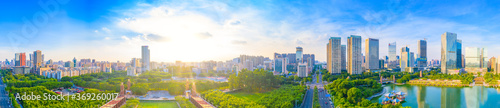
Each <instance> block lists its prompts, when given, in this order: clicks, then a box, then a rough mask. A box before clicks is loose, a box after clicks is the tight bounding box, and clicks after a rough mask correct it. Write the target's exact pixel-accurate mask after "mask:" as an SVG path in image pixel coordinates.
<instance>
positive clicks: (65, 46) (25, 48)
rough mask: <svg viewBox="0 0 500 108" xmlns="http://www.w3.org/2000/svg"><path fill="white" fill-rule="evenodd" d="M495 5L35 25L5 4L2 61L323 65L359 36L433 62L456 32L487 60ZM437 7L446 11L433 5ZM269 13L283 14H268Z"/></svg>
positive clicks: (177, 8) (181, 11) (34, 7)
mask: <svg viewBox="0 0 500 108" xmlns="http://www.w3.org/2000/svg"><path fill="white" fill-rule="evenodd" d="M495 2H498V1H473V2H472V3H471V2H470V1H453V2H450V3H448V2H447V1H416V2H411V3H407V2H395V1H385V2H380V3H378V2H372V3H360V2H358V1H297V2H288V1H286V2H281V1H257V2H251V1H209V2H191V1H153V2H151V1H129V2H120V3H115V2H113V1H105V2H103V1H68V2H67V3H58V4H57V6H59V7H60V8H59V9H60V11H58V12H56V13H50V14H49V15H50V16H48V17H47V18H48V19H47V21H46V22H41V23H40V22H33V20H32V17H34V16H39V15H40V14H39V12H41V13H42V14H43V13H46V10H44V6H39V4H38V3H37V2H26V3H24V2H10V1H7V2H5V3H3V4H1V6H0V7H1V9H0V10H2V11H1V12H2V13H4V14H5V16H8V17H3V18H0V25H2V26H0V27H1V28H0V34H3V35H1V36H0V50H1V52H0V59H2V60H5V59H9V60H10V59H13V58H14V56H13V54H15V53H20V52H26V53H27V54H28V53H31V52H33V51H35V50H41V51H43V54H44V55H45V58H46V60H49V59H53V60H54V61H60V60H62V61H69V60H72V59H73V58H74V57H76V58H93V59H98V60H102V61H124V62H126V61H129V60H130V59H131V58H139V57H141V52H139V51H138V50H140V49H141V46H143V45H148V46H149V48H150V50H151V61H157V62H174V61H177V60H180V61H186V62H198V61H208V60H216V61H225V60H230V59H232V58H234V57H238V56H239V55H262V56H265V57H272V56H273V53H275V52H294V51H295V50H296V49H295V47H297V46H300V47H302V48H303V49H304V50H303V53H307V54H315V55H316V56H317V57H316V58H317V60H318V61H321V62H324V61H326V57H327V56H326V49H325V48H324V43H326V42H328V39H329V38H330V37H341V38H342V40H341V45H346V44H347V40H346V39H347V37H348V36H350V35H359V36H361V37H362V39H363V40H364V39H367V38H375V39H379V40H380V42H379V44H380V48H379V49H380V53H379V55H380V58H382V57H384V56H388V54H387V53H388V51H387V50H388V48H387V47H388V46H387V44H388V43H392V42H396V43H397V45H398V46H396V48H397V49H399V48H401V47H403V46H407V45H408V46H409V48H410V49H418V45H417V41H418V40H422V39H425V38H426V39H427V52H428V55H427V57H428V60H429V61H430V60H432V59H440V47H441V46H440V34H442V33H444V32H453V33H457V35H458V37H460V38H461V39H462V40H463V43H462V45H463V47H482V48H488V49H489V52H488V54H486V55H488V57H492V56H495V55H497V54H500V52H499V50H500V49H497V48H500V47H497V46H500V44H499V43H496V42H495V41H494V40H498V39H499V36H496V35H497V34H499V33H498V31H495V30H498V28H499V26H495V25H490V24H489V23H490V22H495V21H498V20H499V19H500V18H499V17H500V16H499V15H496V14H491V13H497V12H498V9H497V7H495V6H494V5H492V4H498V3H495ZM443 3H447V4H449V5H448V6H447V7H448V8H445V7H442V6H440V5H437V4H443ZM81 4H96V5H92V6H90V5H88V6H87V5H81ZM346 4H357V5H355V6H350V7H347V5H346ZM424 4H425V6H423V5H424ZM432 4H434V5H436V6H434V5H432ZM275 5H279V6H280V7H281V8H277V9H274V8H269V7H270V6H275ZM309 5H320V6H322V7H328V8H326V9H322V8H321V9H320V8H318V7H310V6H309ZM325 5H326V6H325ZM82 6H83V7H85V8H80V7H82ZM451 7H460V9H457V8H451ZM20 8H22V9H20ZM10 10H18V11H10ZM436 11H438V12H436ZM37 13H38V14H37ZM52 15H54V16H52ZM277 16H280V17H277ZM25 19H26V20H27V21H29V22H31V23H32V24H33V25H35V26H34V28H35V30H36V32H34V33H33V34H31V35H25V34H26V33H24V32H27V31H24V32H23V30H24V29H26V28H25V27H27V26H25V25H26V23H25ZM41 21H43V20H41ZM138 27H141V28H138ZM61 28H62V29H61ZM179 28H182V29H179ZM304 28H306V29H304ZM11 33H13V34H11ZM269 46H272V47H269ZM362 46H365V42H362ZM364 50H365V48H364V47H362V51H364ZM199 52H203V53H202V54H200V53H199ZM414 52H416V50H414ZM363 53H364V52H363ZM400 53H401V52H400V51H397V52H396V54H398V55H399V54H400ZM364 55H366V54H364Z"/></svg>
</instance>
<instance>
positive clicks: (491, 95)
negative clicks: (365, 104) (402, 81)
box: [372, 85, 500, 108]
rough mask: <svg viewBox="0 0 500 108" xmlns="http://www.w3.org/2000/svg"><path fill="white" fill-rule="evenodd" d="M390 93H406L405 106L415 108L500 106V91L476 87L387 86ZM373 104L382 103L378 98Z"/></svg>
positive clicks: (490, 107) (489, 107)
mask: <svg viewBox="0 0 500 108" xmlns="http://www.w3.org/2000/svg"><path fill="white" fill-rule="evenodd" d="M384 89H387V90H388V91H393V90H396V91H402V92H406V93H407V96H406V102H405V103H403V106H410V107H413V108H436V107H437V108H439V107H441V108H478V107H484V108H492V107H498V106H500V102H498V101H497V100H500V89H495V88H486V87H483V86H475V87H464V88H457V87H432V86H411V85H401V86H400V85H387V86H385V87H384ZM372 101H373V102H379V103H380V102H381V101H382V98H380V97H377V98H374V99H373V100H372Z"/></svg>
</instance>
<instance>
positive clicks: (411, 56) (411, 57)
mask: <svg viewBox="0 0 500 108" xmlns="http://www.w3.org/2000/svg"><path fill="white" fill-rule="evenodd" d="M408 62H410V63H408V64H410V66H409V67H415V66H416V64H415V53H413V52H410V60H408Z"/></svg>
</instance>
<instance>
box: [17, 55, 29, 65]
mask: <svg viewBox="0 0 500 108" xmlns="http://www.w3.org/2000/svg"><path fill="white" fill-rule="evenodd" d="M15 55H16V57H15V66H26V53H16V54H15Z"/></svg>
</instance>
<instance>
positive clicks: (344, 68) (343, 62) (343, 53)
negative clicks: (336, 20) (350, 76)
mask: <svg viewBox="0 0 500 108" xmlns="http://www.w3.org/2000/svg"><path fill="white" fill-rule="evenodd" d="M346 50H347V49H346V46H345V45H341V46H340V70H341V71H347V63H346Z"/></svg>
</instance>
